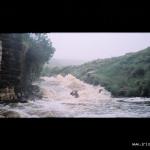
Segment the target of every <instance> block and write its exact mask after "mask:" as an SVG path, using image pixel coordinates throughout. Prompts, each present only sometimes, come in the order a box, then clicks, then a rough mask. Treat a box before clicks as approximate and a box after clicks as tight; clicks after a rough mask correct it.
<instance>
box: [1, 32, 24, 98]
mask: <svg viewBox="0 0 150 150" xmlns="http://www.w3.org/2000/svg"><path fill="white" fill-rule="evenodd" d="M22 55H24V49H23V47H22V35H21V34H0V100H16V99H17V98H18V95H19V94H20V93H22V89H23V84H24V83H23V80H22V78H23V77H22V76H23V75H22V74H23V62H22Z"/></svg>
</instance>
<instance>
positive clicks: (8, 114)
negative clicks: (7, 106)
mask: <svg viewBox="0 0 150 150" xmlns="http://www.w3.org/2000/svg"><path fill="white" fill-rule="evenodd" d="M0 115H1V116H4V117H5V118H20V117H21V116H20V114H19V113H18V112H15V111H12V110H8V111H4V112H2V114H0Z"/></svg>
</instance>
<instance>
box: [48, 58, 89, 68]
mask: <svg viewBox="0 0 150 150" xmlns="http://www.w3.org/2000/svg"><path fill="white" fill-rule="evenodd" d="M85 62H87V60H80V59H79V60H77V59H56V58H53V59H51V60H50V61H49V64H48V65H49V66H50V67H61V66H62V67H64V66H72V65H82V64H83V63H85Z"/></svg>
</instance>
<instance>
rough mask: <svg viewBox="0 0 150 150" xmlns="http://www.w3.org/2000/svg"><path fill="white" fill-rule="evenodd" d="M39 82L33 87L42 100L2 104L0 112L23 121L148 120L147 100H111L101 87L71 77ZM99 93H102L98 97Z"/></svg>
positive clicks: (44, 78) (109, 95) (47, 79)
mask: <svg viewBox="0 0 150 150" xmlns="http://www.w3.org/2000/svg"><path fill="white" fill-rule="evenodd" d="M41 80H42V81H41V82H39V83H36V84H38V85H39V86H40V87H41V91H42V92H43V98H42V99H37V100H35V101H33V100H29V101H28V102H27V103H15V104H9V105H4V104H1V105H0V112H4V111H11V112H16V113H17V114H19V116H20V117H24V118H41V117H88V118H90V117H96V118H107V117H109V118H111V117H150V98H140V97H135V98H112V97H111V93H109V92H108V91H106V90H105V89H104V88H103V87H101V86H92V85H89V84H86V83H84V82H82V81H80V80H78V79H77V78H75V77H74V76H72V75H67V76H65V77H63V76H61V75H58V76H56V77H42V78H41ZM99 89H102V91H101V92H100V93H99ZM73 90H78V94H79V97H78V98H75V97H74V96H72V95H71V94H70V93H71V92H72V91H73Z"/></svg>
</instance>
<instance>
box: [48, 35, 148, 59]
mask: <svg viewBox="0 0 150 150" xmlns="http://www.w3.org/2000/svg"><path fill="white" fill-rule="evenodd" d="M50 38H51V41H52V43H53V46H54V47H55V49H56V52H55V54H54V56H53V58H59V59H79V60H93V59H98V58H108V57H114V56H120V55H123V54H125V53H128V52H136V51H139V50H142V49H144V48H146V47H148V46H150V33H50Z"/></svg>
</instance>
